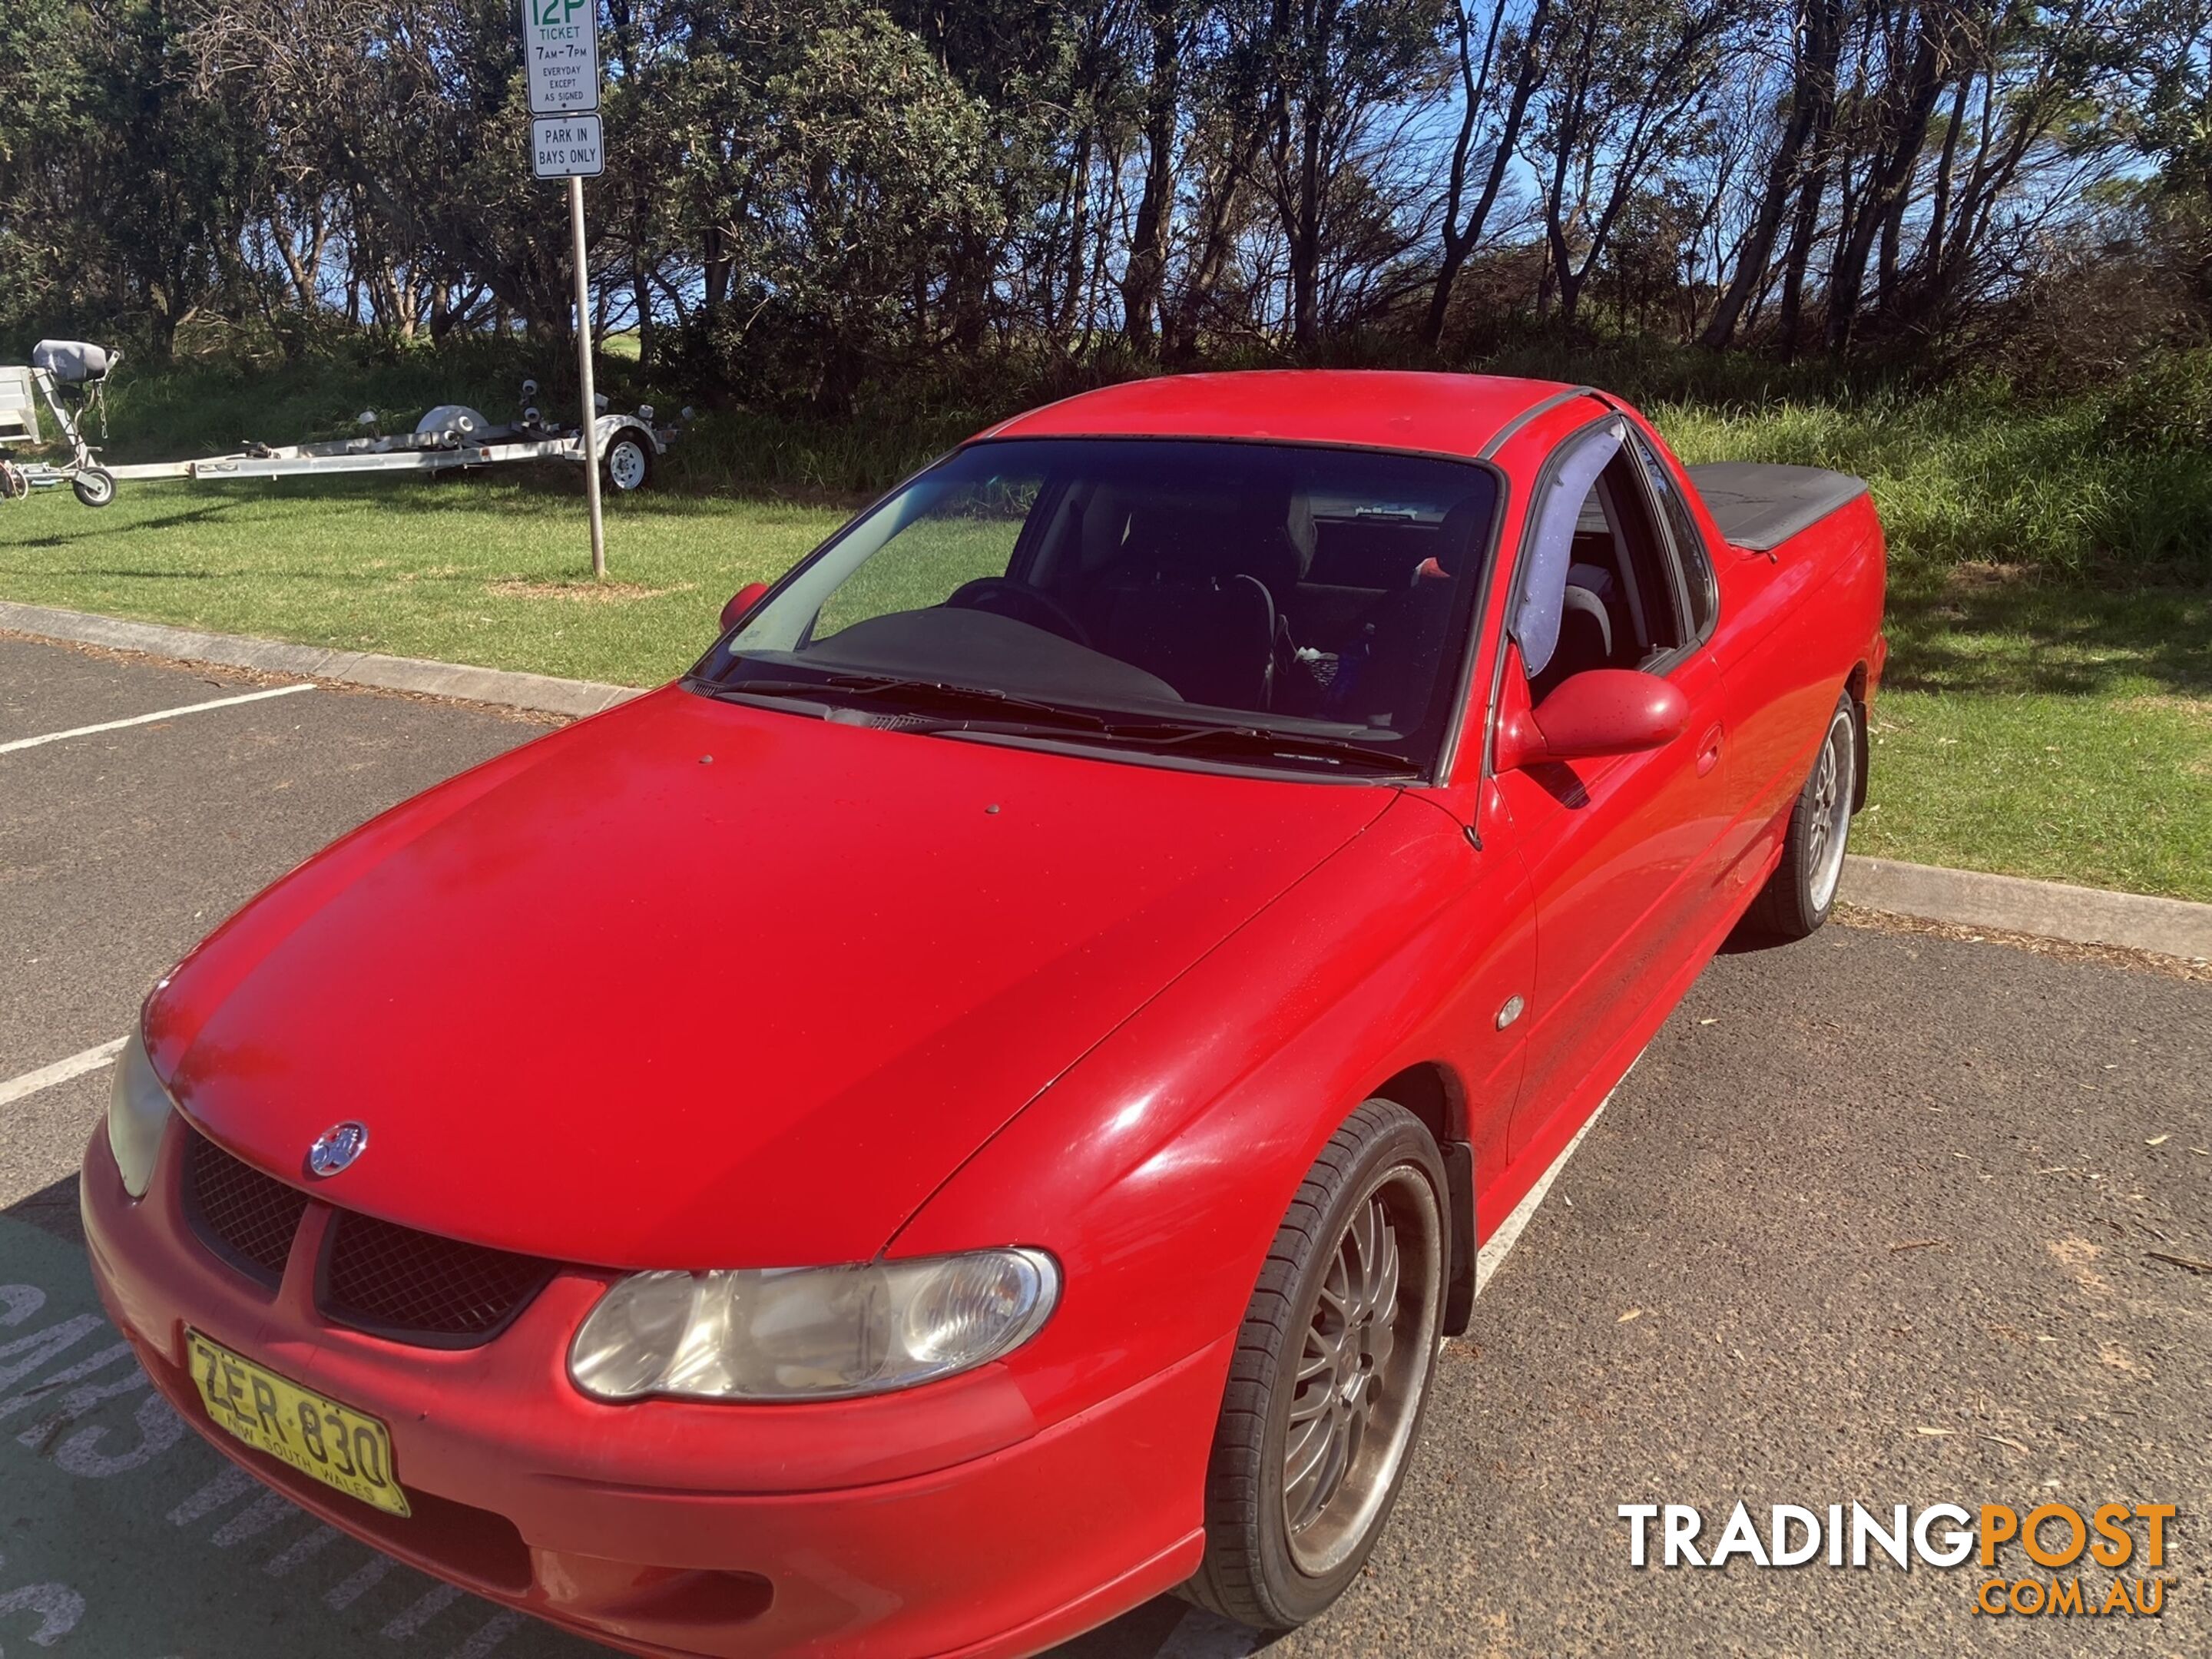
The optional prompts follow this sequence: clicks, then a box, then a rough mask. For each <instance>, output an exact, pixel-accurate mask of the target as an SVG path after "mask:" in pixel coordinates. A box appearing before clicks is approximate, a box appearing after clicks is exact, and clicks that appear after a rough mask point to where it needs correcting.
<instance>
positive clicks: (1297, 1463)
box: [1283, 1164, 1443, 1576]
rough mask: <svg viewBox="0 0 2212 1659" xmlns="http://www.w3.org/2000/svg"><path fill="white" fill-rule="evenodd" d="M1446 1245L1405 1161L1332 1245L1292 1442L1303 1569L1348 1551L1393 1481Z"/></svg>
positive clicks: (1288, 1484)
mask: <svg viewBox="0 0 2212 1659" xmlns="http://www.w3.org/2000/svg"><path fill="white" fill-rule="evenodd" d="M1441 1243H1442V1230H1441V1228H1440V1226H1439V1225H1438V1221H1437V1204H1436V1198H1435V1195H1434V1194H1433V1193H1432V1192H1431V1189H1430V1187H1429V1184H1428V1182H1427V1181H1426V1180H1425V1179H1424V1178H1423V1176H1421V1174H1420V1172H1419V1171H1418V1170H1414V1169H1412V1168H1410V1167H1408V1166H1407V1165H1403V1164H1401V1165H1398V1166H1395V1167H1394V1168H1392V1169H1389V1170H1385V1171H1383V1173H1382V1175H1381V1176H1379V1177H1378V1179H1377V1180H1376V1182H1375V1184H1374V1185H1373V1186H1372V1187H1371V1188H1370V1189H1369V1190H1368V1192H1367V1194H1366V1195H1365V1196H1364V1197H1363V1198H1362V1199H1361V1200H1360V1201H1359V1202H1358V1204H1357V1205H1355V1206H1353V1207H1352V1212H1351V1214H1350V1217H1349V1218H1348V1219H1347V1220H1346V1223H1345V1226H1344V1230H1343V1231H1342V1232H1341V1234H1340V1236H1339V1237H1338V1238H1337V1241H1336V1243H1335V1246H1334V1249H1332V1250H1331V1252H1330V1255H1329V1260H1328V1267H1327V1268H1326V1270H1325V1272H1324V1273H1323V1274H1322V1280H1321V1283H1320V1284H1319V1285H1318V1286H1317V1287H1316V1292H1315V1296H1314V1300H1313V1305H1312V1308H1311V1309H1310V1311H1309V1313H1308V1316H1307V1318H1306V1322H1305V1327H1304V1345H1303V1346H1302V1348H1301V1350H1300V1352H1299V1354H1298V1358H1297V1372H1296V1375H1295V1377H1294V1379H1293V1383H1292V1393H1291V1405H1290V1421H1289V1426H1288V1431H1287V1433H1286V1434H1285V1439H1284V1449H1283V1521H1284V1526H1285V1531H1286V1532H1287V1534H1288V1535H1289V1541H1290V1549H1291V1559H1292V1560H1293V1561H1295V1562H1296V1563H1297V1566H1298V1569H1299V1571H1302V1572H1304V1573H1307V1574H1309V1575H1314V1576H1318V1575H1320V1574H1322V1573H1326V1572H1328V1571H1331V1570H1332V1569H1333V1568H1334V1567H1335V1566H1337V1565H1339V1564H1340V1563H1341V1562H1342V1561H1343V1560H1344V1559H1346V1557H1348V1556H1349V1555H1350V1554H1351V1553H1352V1551H1353V1550H1354V1549H1356V1548H1357V1547H1358V1545H1359V1543H1360V1541H1361V1540H1362V1539H1364V1537H1365V1536H1366V1534H1367V1533H1368V1531H1369V1529H1370V1528H1371V1526H1372V1525H1373V1522H1374V1520H1375V1516H1376V1512H1377V1511H1378V1510H1380V1509H1381V1508H1382V1506H1383V1504H1384V1503H1385V1502H1386V1501H1387V1500H1388V1498H1389V1494H1390V1492H1391V1491H1392V1490H1393V1489H1394V1488H1395V1486H1396V1483H1397V1474H1398V1466H1399V1465H1400V1463H1401V1462H1403V1461H1404V1458H1405V1455H1406V1450H1407V1447H1408V1445H1409V1444H1410V1443H1411V1442H1412V1439H1413V1426H1414V1425H1415V1424H1416V1422H1418V1420H1419V1415H1420V1410H1419V1407H1420V1402H1421V1394H1422V1391H1423V1389H1425V1386H1426V1383H1427V1379H1428V1376H1429V1359H1430V1354H1431V1350H1432V1349H1433V1348H1434V1347H1435V1346H1436V1340H1437V1323H1438V1320H1439V1316H1440V1311H1441V1307H1442V1301H1443V1295H1442V1292H1443V1260H1442V1255H1443V1252H1442V1249H1441V1248H1440V1247H1441Z"/></svg>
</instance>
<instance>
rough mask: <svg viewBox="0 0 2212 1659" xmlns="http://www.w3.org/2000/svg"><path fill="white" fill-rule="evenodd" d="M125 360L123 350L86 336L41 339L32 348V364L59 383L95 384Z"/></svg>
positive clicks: (61, 384)
mask: <svg viewBox="0 0 2212 1659" xmlns="http://www.w3.org/2000/svg"><path fill="white" fill-rule="evenodd" d="M122 360H123V354H122V353H121V352H119V351H110V350H109V349H107V348H106V346H96V345H93V344H91V343H88V342H87V341H84V340H41V341H40V342H39V343H38V344H36V345H34V346H33V347H32V348H31V367H32V368H43V369H44V370H46V373H47V374H51V375H52V376H53V377H54V384H55V385H56V386H90V385H94V384H95V383H97V382H99V381H100V380H106V378H107V372H108V370H110V369H111V368H114V367H115V365H116V364H117V363H118V362H121V361H122Z"/></svg>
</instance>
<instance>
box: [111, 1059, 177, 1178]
mask: <svg viewBox="0 0 2212 1659" xmlns="http://www.w3.org/2000/svg"><path fill="white" fill-rule="evenodd" d="M175 1109H176V1108H175V1107H174V1106H173V1105H172V1104H171V1103H170V1101H169V1091H167V1089H164V1088H163V1087H162V1086H161V1079H160V1078H158V1077H156V1076H155V1074H154V1062H153V1061H152V1060H149V1059H147V1058H146V1039H145V1038H144V1037H143V1036H140V1035H139V1034H138V1033H137V1031H135V1030H134V1031H132V1032H131V1041H130V1042H126V1043H125V1044H124V1045H123V1052H122V1053H121V1054H118V1055H117V1056H116V1059H115V1080H114V1082H113V1083H112V1085H110V1086H109V1089H108V1095H107V1150H108V1151H109V1152H112V1153H114V1154H115V1167H116V1168H117V1169H118V1170H121V1171H122V1172H123V1190H124V1191H125V1192H126V1193H128V1194H131V1197H133V1198H143V1197H145V1195H146V1183H147V1182H149V1181H151V1180H152V1179H153V1178H154V1155H155V1153H156V1152H160V1151H161V1131H162V1130H163V1129H165V1128H167V1127H168V1123H169V1114H170V1113H171V1112H173V1111H174V1110H175Z"/></svg>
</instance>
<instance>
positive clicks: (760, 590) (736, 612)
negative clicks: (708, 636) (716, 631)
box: [722, 582, 768, 634]
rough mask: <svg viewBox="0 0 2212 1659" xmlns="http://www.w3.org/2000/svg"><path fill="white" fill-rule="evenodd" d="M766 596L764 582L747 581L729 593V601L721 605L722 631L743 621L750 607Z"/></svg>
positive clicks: (765, 584) (766, 588) (766, 590)
mask: <svg viewBox="0 0 2212 1659" xmlns="http://www.w3.org/2000/svg"><path fill="white" fill-rule="evenodd" d="M767 597H768V584H767V583H766V582H747V583H746V584H745V585H744V586H743V587H741V588H739V589H738V591H737V592H734V593H732V594H731V595H730V602H729V603H728V604H727V605H724V606H723V607H722V631H723V632H724V633H725V634H726V633H728V632H729V631H730V630H731V629H732V628H735V627H736V626H737V625H738V623H741V622H743V621H744V619H745V617H747V615H749V614H750V612H751V611H752V608H753V607H754V606H755V605H758V604H759V603H760V602H761V601H762V600H763V599H766V598H767Z"/></svg>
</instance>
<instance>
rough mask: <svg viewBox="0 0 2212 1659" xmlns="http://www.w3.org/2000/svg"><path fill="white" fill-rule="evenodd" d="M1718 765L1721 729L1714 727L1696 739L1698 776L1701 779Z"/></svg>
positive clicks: (1719, 761)
mask: <svg viewBox="0 0 2212 1659" xmlns="http://www.w3.org/2000/svg"><path fill="white" fill-rule="evenodd" d="M1720 763H1721V729H1720V727H1719V726H1715V727H1713V729H1712V730H1711V731H1710V732H1706V733H1705V736H1704V737H1702V738H1699V739H1698V775H1699V777H1701V778H1702V777H1703V776H1705V774H1706V773H1708V772H1710V771H1711V770H1712V769H1713V768H1715V767H1716V766H1718V765H1719V764H1720Z"/></svg>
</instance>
